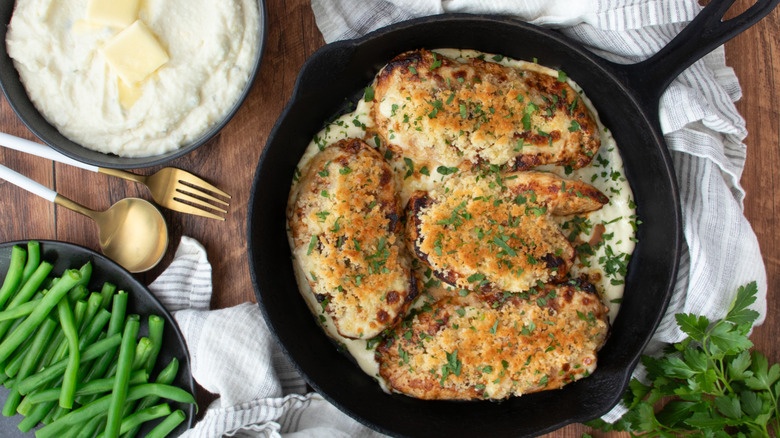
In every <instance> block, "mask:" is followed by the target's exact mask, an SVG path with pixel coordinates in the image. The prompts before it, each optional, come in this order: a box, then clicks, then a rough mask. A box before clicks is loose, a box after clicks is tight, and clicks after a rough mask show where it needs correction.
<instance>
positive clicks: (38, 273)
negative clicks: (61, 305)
mask: <svg viewBox="0 0 780 438" xmlns="http://www.w3.org/2000/svg"><path fill="white" fill-rule="evenodd" d="M53 267H54V266H52V264H51V263H48V262H41V264H39V265H38V268H37V269H35V272H33V274H32V276H31V277H30V279H29V280H27V282H26V283H24V284H23V285H22V288H21V289H19V292H17V294H16V296H15V297H13V299H12V300H11V302H10V303H8V306H6V309H13V308H14V307H16V306H18V305H20V304H24V303H26V302H27V301H30V298H31V297H32V296H33V295H35V292H37V291H38V288H39V287H40V285H41V283H43V280H45V279H46V276H47V275H49V272H51V270H52V268H53ZM65 292H67V291H65ZM41 304H43V302H41ZM56 304H57V303H54V305H56ZM52 307H53V306H52ZM49 310H51V309H49ZM33 312H35V311H33ZM46 313H48V311H47V312H46ZM41 320H42V318H41ZM11 325H13V321H3V322H0V337H2V336H5V334H6V333H8V329H9V328H11ZM14 332H15V331H14ZM27 335H29V333H27V334H26V335H25V336H24V337H23V338H27ZM11 336H12V335H11ZM9 337H10V336H9ZM4 343H5V340H3V344H4ZM14 348H16V346H14ZM7 358H8V356H5V357H2V356H0V363H4V362H5V360H6V359H7Z"/></svg>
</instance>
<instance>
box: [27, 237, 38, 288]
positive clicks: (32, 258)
mask: <svg viewBox="0 0 780 438" xmlns="http://www.w3.org/2000/svg"><path fill="white" fill-rule="evenodd" d="M40 263H41V244H40V243H38V242H37V241H35V240H31V241H29V242H27V263H26V264H25V265H24V272H23V273H22V283H25V282H26V281H27V280H29V279H30V277H31V276H32V274H33V272H35V270H36V269H37V268H38V265H39V264H40Z"/></svg>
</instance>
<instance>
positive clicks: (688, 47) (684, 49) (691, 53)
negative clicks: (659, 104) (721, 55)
mask: <svg viewBox="0 0 780 438" xmlns="http://www.w3.org/2000/svg"><path fill="white" fill-rule="evenodd" d="M735 1H736V0H712V1H711V2H710V3H709V4H708V5H707V6H705V7H704V8H703V9H702V10H701V12H699V14H698V15H696V17H695V18H694V19H693V20H692V21H691V22H690V23H689V24H688V25H687V26H686V27H685V28H684V29H683V30H682V31H681V32H680V33H679V34H678V35H677V36H676V37H674V39H672V41H670V42H669V44H667V45H666V46H665V47H664V48H662V49H661V50H660V51H658V53H656V54H655V55H653V56H651V57H650V58H648V59H646V60H644V61H642V62H639V63H637V64H632V65H619V64H613V67H615V69H616V70H618V71H622V72H623V76H624V79H625V80H626V82H628V83H629V84H631V85H632V86H633V88H634V89H637V90H643V91H644V92H645V93H648V94H650V96H649V97H650V98H654V99H655V100H660V97H661V95H662V94H663V92H664V91H666V88H667V87H668V86H669V84H671V83H672V80H674V78H676V77H677V76H678V75H679V74H680V73H682V72H683V70H685V69H686V68H688V67H690V66H691V65H692V64H693V63H694V62H696V61H698V60H699V59H700V58H701V57H703V56H704V55H706V54H708V53H710V52H711V51H713V50H715V49H716V48H717V47H719V46H720V45H722V44H723V43H725V42H726V41H728V40H730V39H732V38H734V37H735V36H737V34H739V33H742V32H743V31H745V30H747V29H748V28H749V27H751V26H752V25H754V24H756V23H757V22H758V21H759V20H761V19H762V18H764V17H765V16H766V15H768V14H769V13H770V12H772V10H773V9H774V8H775V7H776V6H777V5H778V3H780V0H757V1H756V2H755V3H754V4H753V6H751V7H750V8H749V9H747V10H746V11H744V12H742V13H741V14H739V15H738V16H736V17H734V18H730V19H728V20H725V21H724V20H723V16H724V15H725V14H726V12H727V11H728V10H729V8H730V7H731V6H732V5H733V4H734V2H735Z"/></svg>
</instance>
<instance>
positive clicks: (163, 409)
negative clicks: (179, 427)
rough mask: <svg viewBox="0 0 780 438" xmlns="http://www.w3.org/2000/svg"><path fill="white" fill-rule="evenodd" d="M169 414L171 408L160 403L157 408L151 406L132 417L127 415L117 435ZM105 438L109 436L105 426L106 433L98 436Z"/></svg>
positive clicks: (166, 404)
mask: <svg viewBox="0 0 780 438" xmlns="http://www.w3.org/2000/svg"><path fill="white" fill-rule="evenodd" d="M170 413H171V407H170V406H168V403H162V404H159V405H157V406H152V407H150V408H146V409H144V410H142V411H138V412H136V413H134V414H132V415H128V416H127V417H126V418H125V419H123V420H122V423H121V425H120V428H119V433H120V434H123V433H125V432H127V431H128V430H130V429H133V428H136V427H138V426H140V425H142V424H143V423H146V422H147V421H152V420H155V419H157V418H160V417H166V416H168V415H170ZM107 436H109V435H108V426H106V432H104V433H102V434H100V435H98V438H104V437H107Z"/></svg>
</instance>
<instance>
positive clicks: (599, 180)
mask: <svg viewBox="0 0 780 438" xmlns="http://www.w3.org/2000/svg"><path fill="white" fill-rule="evenodd" d="M434 51H435V52H437V53H440V54H442V55H445V56H448V57H451V58H455V59H461V60H462V59H466V58H470V57H476V56H480V55H482V53H481V52H475V51H471V50H460V49H437V50H434ZM484 55H485V57H484V58H485V59H486V60H488V61H493V62H498V63H499V64H501V65H505V66H510V67H514V68H519V69H523V70H533V71H536V72H538V73H543V74H548V75H551V76H554V77H558V71H557V70H554V69H551V68H548V67H544V66H541V65H538V64H536V63H533V62H526V61H518V60H513V59H510V58H506V57H498V56H496V57H494V55H492V54H484ZM567 82H568V83H569V85H571V86H572V88H573V89H574V90H575V91H577V92H578V93H580V98H581V99H583V102H584V103H585V104H586V105H587V107H588V108H589V109H590V111H591V113H592V114H593V116H594V118H595V119H596V121H597V123H598V126H599V130H600V133H601V147H600V148H599V152H598V154H596V156H595V157H594V159H593V161H592V162H591V164H590V165H589V166H586V167H584V168H582V169H573V170H569V171H568V172H567V170H566V169H565V168H564V167H561V166H554V165H547V166H539V167H537V168H535V170H543V171H548V172H552V173H555V174H556V175H558V176H560V177H562V178H567V179H571V180H582V181H584V182H586V183H588V184H590V185H592V186H594V187H596V188H598V189H599V190H600V191H601V192H602V193H604V194H605V195H606V196H607V197H608V198H609V203H608V204H607V205H605V206H604V207H602V208H601V209H600V210H598V211H595V212H592V213H589V214H587V215H583V216H582V217H581V218H574V217H565V218H561V220H560V223H561V225H562V227H568V228H564V229H563V232H564V234H565V235H567V236H568V235H569V232H570V230H571V226H572V222H571V221H573V220H575V221H576V220H580V221H585V224H586V225H587V226H585V227H584V229H583V231H582V232H581V233H580V234H579V240H580V241H582V242H589V241H590V240H591V238H592V237H593V235H594V231H595V230H596V228H597V227H596V226H597V225H601V226H603V228H604V229H603V233H602V241H603V244H601V245H598V246H597V248H596V249H595V251H593V255H589V256H587V257H583V258H579V259H578V262H576V263H575V265H574V266H573V267H572V269H571V275H572V277H578V276H580V275H581V274H586V275H588V276H589V278H590V279H591V282H592V283H594V285H595V286H596V289H597V290H598V292H599V294H600V295H601V297H602V300H603V301H604V303H605V304H606V305H607V306H608V307H609V317H610V320H611V321H614V318H615V316H616V315H617V312H618V310H619V308H620V301H621V300H622V297H623V290H624V288H625V287H624V284H623V281H624V279H625V277H624V276H625V274H624V272H625V266H627V264H628V260H629V258H630V255H631V253H632V252H633V250H634V247H635V245H636V243H635V242H636V238H635V234H636V221H637V217H636V207H635V206H634V201H633V199H634V198H633V192H632V191H631V187H630V185H629V183H628V181H627V180H626V178H625V175H624V172H623V160H622V159H621V157H620V154H619V152H618V147H617V144H616V142H615V139H614V138H613V137H612V134H611V132H610V131H609V130H608V129H607V128H606V127H604V126H603V124H602V123H601V120H599V117H598V113H597V111H596V109H595V108H594V107H593V104H592V103H591V101H590V100H589V99H588V98H587V97H586V96H585V95H584V94H583V93H582V89H581V88H580V87H579V86H577V84H576V83H575V82H574V81H572V80H571V78H568V76H567ZM372 105H373V103H370V102H368V103H367V102H365V100H364V99H360V101H359V102H358V104H357V106H356V108H355V110H354V111H353V112H351V113H348V114H344V115H342V116H341V117H339V118H338V119H336V120H335V121H334V122H332V123H330V124H328V126H326V127H325V128H324V129H323V130H322V131H320V132H319V133H318V134H317V135H316V136H315V137H314V139H313V140H312V141H311V143H309V145H308V147H307V148H306V151H305V152H304V154H303V156H302V157H301V160H300V161H299V163H298V167H297V170H296V176H295V178H294V181H293V184H292V188H291V190H290V198H289V201H288V218H289V213H290V209H289V208H290V207H291V206H292V204H293V203H294V200H295V199H296V198H297V194H298V190H299V189H298V185H297V184H295V182H297V180H298V177H299V176H300V174H301V173H303V172H306V170H307V169H308V167H309V164H310V163H311V160H312V159H313V158H314V156H315V155H316V154H317V153H319V152H320V151H321V150H322V149H323V148H325V147H326V146H328V145H330V144H332V143H334V142H336V141H338V140H341V139H344V138H351V137H356V138H365V140H366V142H367V143H368V144H370V145H372V146H374V145H376V146H379V142H378V141H376V142H375V140H374V138H371V136H370V135H368V134H367V133H366V132H367V130H370V129H371V128H372V127H373V120H372V119H371V117H370V113H371V106H372ZM366 137H368V138H366ZM383 152H384V151H383ZM386 158H388V157H387V156H386ZM388 162H389V163H390V165H391V166H392V167H393V168H394V170H395V176H396V183H397V185H398V188H399V193H400V196H399V198H400V202H401V205H406V203H407V201H408V200H409V197H410V196H411V194H412V193H414V192H415V191H416V190H426V191H430V192H435V191H436V190H437V189H438V188H439V187H440V183H441V181H443V180H444V178H447V177H446V176H442V175H440V174H438V173H436V172H435V171H434V169H428V172H427V173H428V174H429V175H424V174H420V173H419V172H420V170H421V169H415V170H416V172H415V173H414V176H413V177H410V178H406V179H405V178H404V177H403V176H404V175H405V172H406V171H407V170H409V168H408V166H409V164H408V163H407V162H406V161H404V157H402V156H397V155H394V156H392V157H389V158H388ZM434 196H435V195H434ZM598 228H600V227H598ZM288 240H289V242H290V247H291V248H293V250H294V246H293V240H292V236H291V234H290V232H289V227H288ZM293 266H294V268H295V273H296V279H297V281H298V286H299V289H300V292H301V295H302V296H303V297H304V298H305V299H306V302H307V304H308V305H309V307H310V308H311V310H312V312H314V314H316V315H318V316H319V320H320V323H321V325H322V327H323V328H324V329H325V331H326V332H327V333H328V335H329V336H331V337H332V338H333V339H335V340H336V341H337V342H338V343H339V344H341V345H342V346H343V347H344V348H345V349H346V350H347V351H348V352H349V353H350V354H351V355H352V357H353V358H354V359H355V361H356V362H357V363H358V365H359V366H360V367H361V369H362V370H363V371H364V372H366V373H367V374H369V375H371V376H374V377H376V379H377V381H378V382H379V383H380V385H382V387H383V388H384V389H385V390H387V387H386V384H385V382H384V381H383V380H382V379H381V378H380V377H379V365H378V363H377V362H376V360H375V359H374V352H375V349H374V348H369V346H368V341H366V340H353V339H346V338H344V337H342V336H340V335H339V334H338V332H337V331H336V329H335V326H334V324H333V322H332V320H331V319H330V316H329V315H328V314H327V313H326V312H324V311H323V309H322V306H321V305H320V304H319V303H318V302H317V300H316V298H315V297H314V294H313V293H312V292H311V288H310V287H309V283H308V281H307V279H306V276H305V274H304V272H303V271H302V270H301V269H300V267H299V265H298V263H297V262H295V261H294V262H293ZM621 267H622V268H623V269H622V270H621V269H620V268H621ZM423 272H424V269H419V270H418V274H420V275H421V277H420V278H422V279H423V281H427V280H430V278H428V277H424V276H423V275H422V273H423ZM441 290H444V289H443V288H442V287H441V286H432V287H430V288H429V289H428V291H429V292H431V293H422V294H421V296H420V297H419V298H418V299H417V302H416V303H415V305H416V306H420V305H422V304H424V303H425V302H426V301H432V300H433V298H432V295H433V294H435V292H438V291H441Z"/></svg>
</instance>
